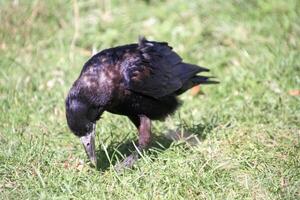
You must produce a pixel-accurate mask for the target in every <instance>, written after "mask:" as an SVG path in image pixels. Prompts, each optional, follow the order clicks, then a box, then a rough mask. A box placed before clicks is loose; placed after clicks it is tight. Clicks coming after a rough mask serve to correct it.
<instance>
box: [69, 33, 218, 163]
mask: <svg viewBox="0 0 300 200" xmlns="http://www.w3.org/2000/svg"><path fill="white" fill-rule="evenodd" d="M207 71H209V70H208V69H206V68H203V67H199V66H197V65H193V64H188V63H185V62H183V61H182V59H181V57H180V56H179V55H178V54H177V53H175V52H174V51H172V47H170V46H168V43H166V42H155V41H148V40H146V39H145V38H144V37H141V38H139V42H138V44H129V45H124V46H118V47H115V48H110V49H106V50H103V51H101V52H99V53H97V54H96V55H94V56H93V57H92V58H90V59H89V60H88V61H87V62H86V63H85V64H84V66H83V69H82V71H81V73H80V75H79V77H78V79H77V80H76V81H75V82H74V84H73V86H72V88H71V89H70V91H69V94H68V96H67V98H66V117H67V122H68V126H69V128H70V129H71V131H72V132H73V133H74V134H75V135H76V136H78V137H79V138H80V140H81V142H82V143H83V145H84V148H85V151H86V153H87V155H88V157H89V159H90V161H91V162H92V163H93V164H94V165H96V155H95V141H94V140H95V127H96V122H97V120H99V119H100V116H101V115H102V113H103V112H104V111H108V112H111V113H114V114H119V115H125V116H127V117H128V118H129V119H130V120H131V121H132V123H133V124H134V125H135V126H136V128H137V129H138V132H139V139H138V147H137V148H138V150H140V151H141V150H143V149H145V148H147V146H148V144H149V142H150V138H151V120H162V119H164V118H165V117H166V116H167V115H169V114H172V113H173V112H174V111H175V110H176V108H177V107H178V106H179V101H178V100H177V98H176V96H178V95H180V94H182V93H183V92H185V91H186V90H188V89H190V88H192V87H193V86H195V85H199V84H210V83H217V82H216V81H213V80H210V79H209V78H210V77H207V76H200V75H197V74H198V73H199V72H207ZM137 158H138V154H137V153H136V152H135V153H133V154H131V155H130V156H129V157H127V158H126V159H125V160H124V161H123V164H124V165H125V166H127V167H130V166H132V165H133V163H134V161H135V160H136V159H137Z"/></svg>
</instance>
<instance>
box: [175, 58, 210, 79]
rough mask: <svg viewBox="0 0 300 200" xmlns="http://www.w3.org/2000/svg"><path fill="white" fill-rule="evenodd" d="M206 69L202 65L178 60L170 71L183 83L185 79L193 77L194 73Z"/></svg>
mask: <svg viewBox="0 0 300 200" xmlns="http://www.w3.org/2000/svg"><path fill="white" fill-rule="evenodd" d="M208 71H209V69H206V68H204V67H199V66H197V65H192V64H188V63H184V62H180V63H178V64H177V65H175V66H173V70H172V73H173V75H174V77H178V78H179V79H180V80H181V82H182V83H185V82H186V81H187V80H189V79H190V78H192V77H194V76H195V75H196V74H198V73H200V72H208Z"/></svg>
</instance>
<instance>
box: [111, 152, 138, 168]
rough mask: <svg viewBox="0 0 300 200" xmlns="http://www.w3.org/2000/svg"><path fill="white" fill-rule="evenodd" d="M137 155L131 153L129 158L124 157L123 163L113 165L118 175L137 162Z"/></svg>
mask: <svg viewBox="0 0 300 200" xmlns="http://www.w3.org/2000/svg"><path fill="white" fill-rule="evenodd" d="M138 158H139V155H138V153H137V152H133V153H132V154H131V155H130V156H128V157H126V158H125V159H124V160H123V161H121V162H120V163H118V164H116V165H115V167H114V168H115V170H116V172H118V173H120V172H122V171H124V170H125V169H126V168H127V169H130V168H132V166H133V165H134V164H135V162H136V161H137V160H138Z"/></svg>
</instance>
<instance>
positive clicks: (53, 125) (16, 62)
mask: <svg viewBox="0 0 300 200" xmlns="http://www.w3.org/2000/svg"><path fill="white" fill-rule="evenodd" d="M299 6H300V5H299V1H297V0H287V1H283V0H281V1H280V0H276V1H273V0H266V1H254V0H251V1H240V0H230V1H221V0H217V1H212V0H199V1H184V0H174V1H170V0H166V1H137V0H130V1H119V0H114V1H112V2H110V1H108V0H102V1H96V0H95V1H94V0H90V1H77V0H73V1H59V0H54V1H40V0H36V1H29V0H24V1H8V0H7V1H1V2H0V24H1V26H0V67H1V70H0V113H1V114H0V198H1V199H300V181H299V180H300V151H299V150H300V149H299V148H300V143H299V139H300V112H299V110H300V99H299V98H300V97H299V95H298V96H297V94H296V95H295V94H293V93H292V92H291V91H292V90H299V89H300V88H299V87H300V49H299V47H300V40H299V37H300V20H299V19H300V12H299V9H297V8H299ZM138 35H145V36H147V37H148V38H149V39H155V40H158V41H168V42H169V44H170V45H172V46H173V47H174V48H175V50H176V51H177V52H179V53H180V54H181V55H182V56H183V58H184V59H185V60H186V61H188V62H191V63H196V64H199V65H202V66H207V67H209V68H210V69H211V74H213V75H214V76H216V77H218V79H219V80H220V81H221V84H219V85H215V86H203V87H201V89H202V91H203V92H204V93H205V95H200V96H197V97H192V96H191V95H190V94H189V93H186V94H184V95H182V96H181V97H180V99H182V100H183V101H184V104H183V106H182V107H181V108H180V109H179V110H178V111H177V113H176V114H174V115H173V116H171V117H169V118H168V119H167V120H166V121H165V122H164V123H162V122H155V123H154V129H153V132H154V134H155V140H154V142H153V146H152V148H151V149H150V150H149V151H148V152H145V153H144V154H143V157H142V158H141V159H140V160H139V162H138V163H137V165H136V166H135V168H133V169H128V170H126V171H124V172H123V173H121V174H117V173H115V171H114V170H113V168H112V166H111V164H114V163H116V162H117V160H118V159H120V158H121V157H120V154H121V155H123V154H124V153H126V152H128V151H127V149H132V148H133V145H132V143H131V141H133V140H136V130H135V128H134V127H133V126H132V125H131V124H130V122H129V121H128V120H127V119H126V118H124V117H121V116H116V115H112V114H109V113H105V114H104V116H103V119H101V121H100V122H98V126H97V140H96V143H97V157H98V159H99V160H100V161H101V162H100V163H99V166H97V168H96V169H94V168H91V167H90V166H89V165H88V164H86V161H87V160H86V155H85V152H84V150H83V148H82V146H81V144H80V142H79V140H78V139H77V138H76V137H75V136H73V135H72V134H71V133H70V131H69V130H68V128H67V125H66V120H65V113H64V98H65V96H66V94H67V92H68V89H69V88H70V86H71V84H72V82H73V81H74V80H75V79H76V78H77V76H78V74H79V72H80V70H81V67H82V65H83V63H84V62H85V61H86V60H87V59H88V58H89V57H90V56H91V54H92V51H93V50H94V51H95V50H97V51H98V50H101V49H104V48H108V47H112V46H116V45H121V44H125V43H132V42H136V41H137V38H138ZM168 130H173V131H174V130H177V132H179V133H185V134H183V135H187V133H188V134H189V135H191V136H193V138H192V139H189V140H186V139H184V137H182V138H181V139H180V138H179V140H178V139H176V140H175V141H173V142H172V141H170V140H169V139H168V137H167V135H168ZM170 135H171V136H172V134H171V133H169V136H170ZM173 136H174V134H173Z"/></svg>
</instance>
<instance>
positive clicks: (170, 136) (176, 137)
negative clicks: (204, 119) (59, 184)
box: [96, 124, 215, 171]
mask: <svg viewBox="0 0 300 200" xmlns="http://www.w3.org/2000/svg"><path fill="white" fill-rule="evenodd" d="M214 127H215V126H210V125H204V124H197V125H193V126H191V127H188V126H182V125H181V126H180V128H178V129H177V130H169V131H167V132H166V133H164V134H159V135H157V134H152V142H151V144H150V145H149V151H147V154H148V155H149V154H151V155H152V156H153V157H154V158H155V157H156V156H157V155H158V154H159V153H160V152H163V151H165V150H167V149H168V148H169V147H170V146H171V145H172V143H175V142H178V141H182V142H184V143H186V144H187V145H190V146H196V145H198V144H200V142H201V141H203V140H205V138H206V135H207V133H208V132H210V131H211V130H212V129H213V128H214ZM135 143H136V142H134V141H133V140H132V138H127V139H125V141H124V140H123V142H112V143H110V144H109V145H108V146H106V147H104V146H103V145H99V147H98V148H97V149H98V150H97V152H96V156H97V160H98V162H97V166H96V169H97V170H99V171H106V170H107V169H108V168H110V167H111V166H114V165H116V164H117V163H118V162H119V161H121V160H123V159H124V158H125V157H127V156H128V155H130V154H131V153H132V152H133V151H135V150H136V146H135V145H134V144H135ZM153 149H155V151H151V150H153Z"/></svg>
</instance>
